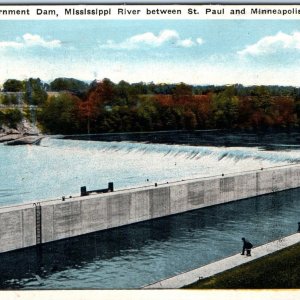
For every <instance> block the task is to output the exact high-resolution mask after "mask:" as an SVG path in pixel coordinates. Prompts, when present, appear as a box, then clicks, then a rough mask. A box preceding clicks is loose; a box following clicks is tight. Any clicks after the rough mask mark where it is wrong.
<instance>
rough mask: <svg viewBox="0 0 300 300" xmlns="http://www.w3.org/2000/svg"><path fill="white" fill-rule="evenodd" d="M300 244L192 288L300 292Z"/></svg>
mask: <svg viewBox="0 0 300 300" xmlns="http://www.w3.org/2000/svg"><path fill="white" fill-rule="evenodd" d="M299 260H300V244H296V245H294V246H291V247H288V248H286V249H283V250H281V251H278V252H276V253H274V254H272V255H268V256H267V257H264V258H261V259H259V260H257V261H254V262H250V263H247V264H245V265H242V266H240V267H237V268H234V269H232V270H229V271H226V272H224V273H222V274H218V275H215V276H212V277H210V278H207V279H203V280H200V281H198V282H196V283H194V284H191V285H189V286H186V287H185V288H188V289H248V288H249V289H299V287H300V275H299V274H300V264H299Z"/></svg>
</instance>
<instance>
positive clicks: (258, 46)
mask: <svg viewBox="0 0 300 300" xmlns="http://www.w3.org/2000/svg"><path fill="white" fill-rule="evenodd" d="M289 49H294V50H300V32H294V33H292V34H290V35H289V34H286V33H283V32H278V33H277V34H276V35H270V36H266V37H263V38H262V39H260V40H259V41H258V42H256V43H255V44H252V45H248V46H246V47H245V48H244V49H243V50H241V51H238V54H239V55H240V56H247V55H251V56H258V55H265V54H271V53H276V52H278V51H280V50H289Z"/></svg>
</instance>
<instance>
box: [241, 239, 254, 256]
mask: <svg viewBox="0 0 300 300" xmlns="http://www.w3.org/2000/svg"><path fill="white" fill-rule="evenodd" d="M242 241H243V251H242V253H241V255H244V254H245V251H246V255H247V256H251V249H252V247H253V245H252V244H251V243H250V242H249V241H248V240H246V239H245V238H244V237H243V238H242Z"/></svg>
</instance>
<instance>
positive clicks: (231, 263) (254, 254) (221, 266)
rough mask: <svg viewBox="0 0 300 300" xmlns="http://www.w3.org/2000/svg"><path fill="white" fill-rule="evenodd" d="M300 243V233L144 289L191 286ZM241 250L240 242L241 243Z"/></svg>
mask: <svg viewBox="0 0 300 300" xmlns="http://www.w3.org/2000/svg"><path fill="white" fill-rule="evenodd" d="M299 242H300V233H296V234H293V235H290V236H287V237H284V238H281V239H278V240H275V241H273V242H270V243H267V244H264V245H261V246H258V247H254V248H253V249H252V251H251V256H246V255H241V254H240V253H238V254H236V255H233V256H230V257H227V258H224V259H221V260H219V261H216V262H213V263H211V264H208V265H205V266H202V267H200V268H197V269H194V270H191V271H188V272H184V273H181V274H179V275H176V276H173V277H170V278H167V279H164V280H161V281H158V282H156V283H153V284H150V285H147V286H144V287H143V288H144V289H177V288H181V287H184V286H186V285H189V284H192V283H194V282H196V281H198V280H199V279H204V278H208V277H211V276H213V275H216V274H218V273H221V272H224V271H227V270H229V269H232V268H235V267H237V266H240V265H243V264H245V263H248V262H250V261H253V260H256V259H258V258H261V257H263V256H266V255H268V254H271V253H274V252H276V251H279V250H282V249H284V248H286V247H289V246H292V245H294V244H297V243H299ZM241 248H242V242H241Z"/></svg>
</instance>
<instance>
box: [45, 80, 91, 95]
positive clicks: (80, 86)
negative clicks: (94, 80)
mask: <svg viewBox="0 0 300 300" xmlns="http://www.w3.org/2000/svg"><path fill="white" fill-rule="evenodd" d="M88 87H89V85H88V84H87V83H86V82H84V81H81V80H78V79H74V78H56V79H54V80H53V81H52V82H51V83H50V90H51V91H56V92H61V91H69V92H73V93H74V94H76V95H81V94H83V93H85V92H86V91H87V90H88Z"/></svg>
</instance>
